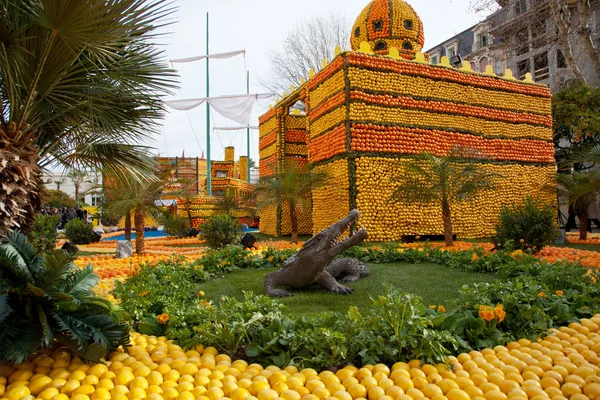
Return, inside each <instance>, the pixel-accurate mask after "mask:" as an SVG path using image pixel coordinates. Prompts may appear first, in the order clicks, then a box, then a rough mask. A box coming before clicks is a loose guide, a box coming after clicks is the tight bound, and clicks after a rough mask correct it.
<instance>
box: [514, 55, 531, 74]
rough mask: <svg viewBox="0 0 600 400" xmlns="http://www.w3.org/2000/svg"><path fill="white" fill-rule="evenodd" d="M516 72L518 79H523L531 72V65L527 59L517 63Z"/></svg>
mask: <svg viewBox="0 0 600 400" xmlns="http://www.w3.org/2000/svg"><path fill="white" fill-rule="evenodd" d="M517 72H518V74H519V79H523V78H525V74H526V73H528V72H531V63H530V62H529V59H527V60H523V61H519V62H518V63H517Z"/></svg>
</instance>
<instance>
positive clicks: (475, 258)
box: [471, 253, 479, 262]
mask: <svg viewBox="0 0 600 400" xmlns="http://www.w3.org/2000/svg"><path fill="white" fill-rule="evenodd" d="M477 260H479V256H478V255H477V254H476V253H473V256H472V257H471V261H472V262H475V261H477Z"/></svg>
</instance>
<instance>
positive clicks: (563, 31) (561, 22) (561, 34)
mask: <svg viewBox="0 0 600 400" xmlns="http://www.w3.org/2000/svg"><path fill="white" fill-rule="evenodd" d="M550 7H551V9H552V17H553V19H554V23H555V24H556V27H557V29H558V43H559V44H560V47H561V49H562V51H563V55H564V56H565V62H566V63H567V66H568V67H569V70H570V71H571V72H572V73H573V74H574V75H575V78H577V79H578V80H581V81H583V82H585V78H584V77H583V74H582V73H581V71H580V70H579V66H578V65H577V62H576V61H575V57H573V51H572V49H571V44H570V43H569V25H568V19H569V16H568V15H567V16H563V15H562V12H561V11H562V8H561V5H560V4H559V0H550ZM565 18H566V19H567V20H565Z"/></svg>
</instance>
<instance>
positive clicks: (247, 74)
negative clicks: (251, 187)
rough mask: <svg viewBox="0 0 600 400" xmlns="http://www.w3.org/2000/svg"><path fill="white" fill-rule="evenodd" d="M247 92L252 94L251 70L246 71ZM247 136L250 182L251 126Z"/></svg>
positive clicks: (247, 130)
mask: <svg viewBox="0 0 600 400" xmlns="http://www.w3.org/2000/svg"><path fill="white" fill-rule="evenodd" d="M246 93H247V94H250V71H246ZM246 137H247V138H248V148H247V150H248V183H250V127H249V126H248V128H247V129H246Z"/></svg>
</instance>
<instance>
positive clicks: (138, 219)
mask: <svg viewBox="0 0 600 400" xmlns="http://www.w3.org/2000/svg"><path fill="white" fill-rule="evenodd" d="M134 219H135V252H136V253H137V254H143V253H144V250H145V248H144V212H143V211H136V212H135V217H134Z"/></svg>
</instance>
